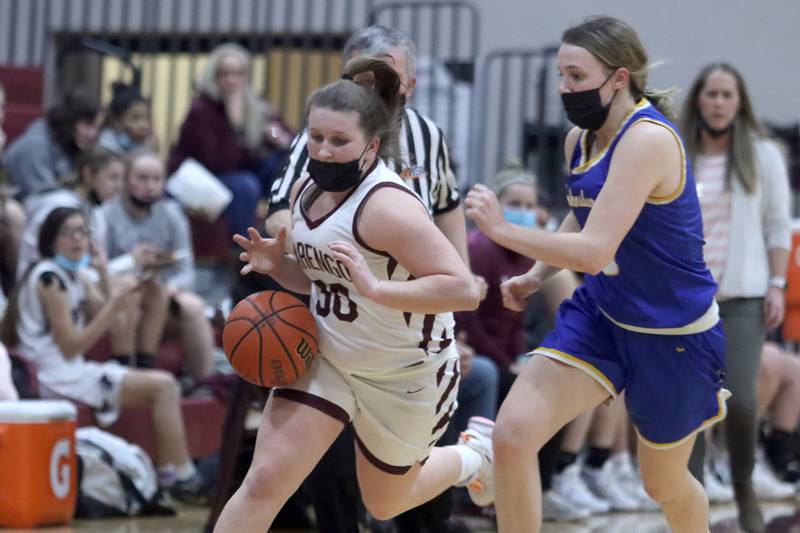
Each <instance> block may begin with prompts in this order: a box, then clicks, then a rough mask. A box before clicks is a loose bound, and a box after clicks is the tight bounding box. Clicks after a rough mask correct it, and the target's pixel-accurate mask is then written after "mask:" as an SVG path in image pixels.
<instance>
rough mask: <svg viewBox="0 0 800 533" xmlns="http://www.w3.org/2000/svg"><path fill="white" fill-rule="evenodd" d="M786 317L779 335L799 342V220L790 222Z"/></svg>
mask: <svg viewBox="0 0 800 533" xmlns="http://www.w3.org/2000/svg"><path fill="white" fill-rule="evenodd" d="M786 281H787V285H786V316H785V318H784V319H783V327H782V328H781V334H782V336H783V338H784V339H786V340H787V341H792V342H800V220H798V219H795V220H793V221H792V250H791V252H790V253H789V266H788V268H787V270H786Z"/></svg>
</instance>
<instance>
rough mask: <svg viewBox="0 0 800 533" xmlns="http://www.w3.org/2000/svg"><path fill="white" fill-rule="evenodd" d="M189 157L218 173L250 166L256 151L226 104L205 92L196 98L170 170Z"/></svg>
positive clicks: (173, 170) (169, 166) (172, 155)
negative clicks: (237, 129)
mask: <svg viewBox="0 0 800 533" xmlns="http://www.w3.org/2000/svg"><path fill="white" fill-rule="evenodd" d="M188 157H193V158H194V159H196V160H197V161H198V162H200V163H201V164H202V165H203V166H204V167H206V168H207V169H208V170H209V171H210V172H211V173H212V174H215V175H217V176H220V175H222V174H228V173H230V172H236V171H239V170H248V169H250V168H251V167H252V166H253V165H254V164H255V163H256V154H253V153H252V152H251V151H250V150H249V149H248V148H247V147H246V146H245V143H244V140H243V139H242V138H241V137H240V136H239V135H238V134H237V133H236V132H235V131H234V130H233V126H231V123H230V122H229V121H228V117H227V115H226V114H225V104H223V103H222V102H220V101H216V100H213V99H211V98H209V97H208V96H206V95H204V94H201V95H200V96H198V97H197V98H195V99H194V100H193V101H192V107H191V108H189V113H188V114H187V115H186V120H184V121H183V124H182V125H181V131H180V136H179V137H178V142H177V143H176V144H175V146H173V147H172V151H171V153H170V156H169V162H168V164H167V170H168V172H169V173H170V174H171V173H173V172H175V170H177V168H178V167H179V166H180V165H181V163H183V160H184V159H186V158H188Z"/></svg>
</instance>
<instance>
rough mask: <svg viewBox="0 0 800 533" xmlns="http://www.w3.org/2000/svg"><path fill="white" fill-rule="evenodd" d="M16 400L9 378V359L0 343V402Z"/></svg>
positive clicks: (17, 397) (12, 384)
mask: <svg viewBox="0 0 800 533" xmlns="http://www.w3.org/2000/svg"><path fill="white" fill-rule="evenodd" d="M18 399H19V395H18V394H17V389H16V388H15V387H14V381H13V380H12V378H11V358H10V357H9V355H8V350H6V347H5V345H4V344H3V343H2V342H0V401H8V400H18Z"/></svg>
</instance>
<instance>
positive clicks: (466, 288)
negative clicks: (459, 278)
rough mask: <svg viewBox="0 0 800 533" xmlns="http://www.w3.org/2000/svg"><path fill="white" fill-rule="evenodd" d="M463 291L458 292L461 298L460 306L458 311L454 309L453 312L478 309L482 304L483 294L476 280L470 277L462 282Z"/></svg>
mask: <svg viewBox="0 0 800 533" xmlns="http://www.w3.org/2000/svg"><path fill="white" fill-rule="evenodd" d="M462 285H463V286H462V287H461V290H460V291H458V294H459V295H460V296H461V298H459V300H460V302H459V306H458V308H457V309H453V311H474V310H476V309H477V308H478V305H480V302H481V294H480V290H479V289H478V284H477V283H475V280H474V279H473V277H472V276H469V277H468V278H467V279H465V280H464V281H463V282H462Z"/></svg>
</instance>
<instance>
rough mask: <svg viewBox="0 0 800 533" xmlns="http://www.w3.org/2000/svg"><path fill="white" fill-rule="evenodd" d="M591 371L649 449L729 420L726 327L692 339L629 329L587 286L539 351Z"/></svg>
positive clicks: (568, 304) (536, 352) (576, 295)
mask: <svg viewBox="0 0 800 533" xmlns="http://www.w3.org/2000/svg"><path fill="white" fill-rule="evenodd" d="M533 353H534V355H541V356H545V357H549V358H551V359H555V360H558V361H560V362H562V363H565V364H568V365H570V366H573V367H576V368H578V369H580V370H583V371H584V372H586V373H587V374H589V375H590V376H591V377H592V378H594V379H595V380H596V381H597V382H598V383H599V384H600V385H601V386H603V388H605V389H606V390H607V391H608V392H609V394H610V395H611V396H613V397H616V396H617V394H619V393H621V392H622V391H623V390H624V391H625V404H626V406H627V408H628V413H629V414H630V416H631V419H632V420H633V423H634V424H635V425H636V428H637V430H638V432H639V435H640V436H641V437H642V438H643V439H644V441H645V443H647V444H649V445H651V446H655V447H669V446H674V445H677V444H679V443H680V442H681V441H683V440H684V439H685V438H687V437H689V436H690V435H691V434H693V433H694V432H696V431H698V430H701V429H704V428H706V427H709V426H711V425H713V424H715V423H716V422H719V421H720V420H722V419H723V418H725V414H726V410H725V398H727V395H728V394H729V393H728V392H727V391H725V390H723V389H722V382H723V381H724V379H725V338H724V335H723V333H722V323H721V322H719V323H717V325H716V326H714V327H713V328H711V329H709V330H706V331H703V332H702V333H695V334H689V335H657V334H648V333H638V332H634V331H629V330H627V329H623V328H621V327H619V326H617V325H615V324H614V323H612V322H611V321H610V320H609V319H608V318H607V317H606V316H605V315H604V314H603V313H602V312H601V311H600V309H599V307H598V306H597V304H596V303H595V301H594V299H593V298H592V297H591V295H590V294H589V292H588V290H586V288H585V287H583V286H581V287H579V288H578V289H577V290H576V291H575V293H574V294H573V296H572V298H571V299H569V300H565V301H564V302H563V303H562V304H561V307H560V308H559V310H558V318H557V320H556V326H555V329H553V330H552V331H551V332H550V333H548V334H547V336H546V337H545V339H544V341H542V345H541V346H540V347H539V348H537V349H536V350H534V351H533Z"/></svg>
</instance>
